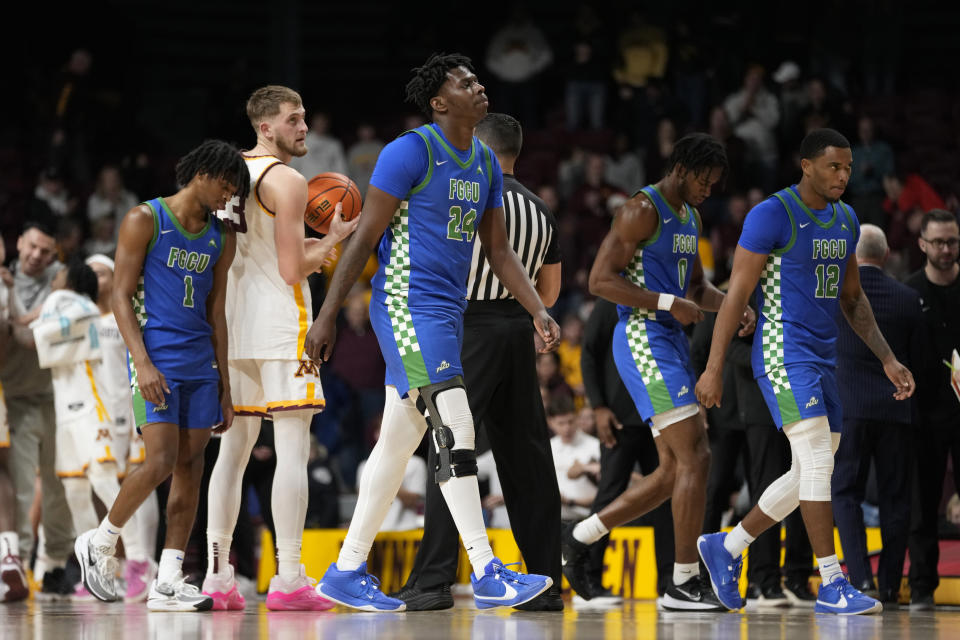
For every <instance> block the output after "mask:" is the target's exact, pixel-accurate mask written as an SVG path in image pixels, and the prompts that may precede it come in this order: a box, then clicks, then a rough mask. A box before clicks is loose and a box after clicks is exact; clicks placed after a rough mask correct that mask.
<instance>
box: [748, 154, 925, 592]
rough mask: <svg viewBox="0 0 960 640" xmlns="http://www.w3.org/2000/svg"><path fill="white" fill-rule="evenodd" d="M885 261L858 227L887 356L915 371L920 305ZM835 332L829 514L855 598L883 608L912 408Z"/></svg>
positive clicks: (906, 525)
mask: <svg viewBox="0 0 960 640" xmlns="http://www.w3.org/2000/svg"><path fill="white" fill-rule="evenodd" d="M854 163H856V161H854ZM889 255H890V249H889V248H888V247H887V239H886V237H884V235H883V230H882V229H880V227H877V226H875V225H872V224H864V225H861V227H860V241H859V242H858V243H857V263H858V264H859V266H860V285H861V286H862V287H863V291H864V293H866V295H867V299H868V300H869V301H870V306H871V307H872V308H873V315H874V316H876V318H877V326H879V327H880V331H881V332H882V333H883V336H884V337H885V338H886V339H887V342H888V343H889V344H890V348H891V349H892V350H893V353H894V354H895V355H896V356H897V359H898V360H899V361H900V362H902V363H903V364H904V365H905V366H907V367H910V368H911V369H913V370H915V369H916V366H915V365H916V363H917V362H918V360H919V355H920V353H919V349H918V347H919V345H920V344H922V342H921V340H922V332H923V331H924V328H923V323H922V315H921V307H920V304H921V303H920V297H919V295H918V294H917V292H916V291H915V290H913V289H911V288H910V287H907V286H905V285H903V284H900V283H899V282H897V281H896V280H894V279H893V278H891V277H890V276H888V275H886V274H884V272H883V265H884V263H885V262H886V260H887V257H888V256H889ZM837 325H838V327H839V333H838V335H837V384H838V385H839V388H840V399H841V402H842V404H843V437H842V438H841V439H840V447H839V448H838V449H837V453H836V455H835V456H834V458H835V462H834V467H833V481H832V483H831V490H832V492H833V514H834V519H835V520H836V523H837V529H838V530H839V532H840V543H841V545H842V546H843V556H844V559H845V560H846V562H847V571H848V572H849V574H850V583H851V584H853V586H855V587H856V588H857V589H859V590H860V591H863V592H871V593H873V594H877V593H878V595H877V596H875V597H877V598H878V599H879V600H880V601H881V602H882V603H883V605H884V607H886V606H888V604H893V605H895V604H896V603H897V601H898V599H899V592H900V582H901V580H902V578H903V563H904V555H905V554H906V551H907V536H908V534H909V530H910V490H911V486H910V479H911V475H912V474H911V466H912V463H913V442H914V439H915V437H916V433H917V432H916V431H915V430H914V429H911V423H912V422H913V413H914V407H913V402H912V401H910V402H907V403H903V402H898V401H896V400H894V398H893V385H892V384H891V383H890V381H889V380H888V379H887V376H886V375H885V374H884V372H883V365H882V364H881V363H880V362H879V361H878V360H877V359H876V358H875V357H874V356H873V354H872V353H871V352H870V350H869V349H868V348H867V346H866V345H865V344H864V343H863V341H862V340H860V338H859V337H858V336H857V335H856V334H855V333H854V332H853V330H852V329H851V328H850V326H849V324H848V323H847V322H845V321H844V320H843V319H842V318H838V321H837ZM871 463H872V464H873V465H874V467H875V468H876V470H877V474H876V479H877V489H878V492H877V494H878V497H879V498H878V499H879V507H880V535H881V538H882V541H883V550H882V551H881V552H880V564H879V566H878V569H877V582H878V585H879V592H878V590H877V584H874V581H873V570H872V568H871V564H870V558H869V556H868V555H867V533H866V529H865V527H864V521H863V510H862V508H861V504H862V503H863V501H864V498H865V495H866V485H867V476H868V474H869V471H870V465H871ZM753 553H754V554H756V551H754V552H753Z"/></svg>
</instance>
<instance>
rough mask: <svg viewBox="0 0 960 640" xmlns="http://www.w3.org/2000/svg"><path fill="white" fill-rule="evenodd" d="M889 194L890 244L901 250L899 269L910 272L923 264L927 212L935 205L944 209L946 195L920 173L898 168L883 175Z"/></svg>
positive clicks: (885, 207) (935, 207)
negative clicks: (923, 240)
mask: <svg viewBox="0 0 960 640" xmlns="http://www.w3.org/2000/svg"><path fill="white" fill-rule="evenodd" d="M883 189H884V191H885V192H886V194H887V197H886V198H885V199H884V201H883V210H884V212H885V213H886V214H887V233H888V242H889V243H890V248H891V249H894V250H897V251H900V252H902V254H903V255H901V256H900V265H898V266H899V267H900V269H906V271H907V272H910V271H912V270H915V269H919V268H920V267H921V266H922V264H923V256H924V252H922V249H923V246H922V245H920V244H918V241H919V238H920V231H921V229H920V227H921V224H922V220H923V219H924V215H925V214H926V213H927V212H928V211H932V210H934V209H945V208H946V204H945V203H944V201H943V198H941V197H940V195H939V194H937V192H936V191H935V190H934V189H933V187H932V186H931V185H930V183H929V182H927V181H926V180H924V179H923V178H922V177H921V176H920V175H919V174H917V173H913V172H907V171H903V170H901V169H898V170H897V171H896V172H895V173H893V174H890V175H886V176H884V177H883Z"/></svg>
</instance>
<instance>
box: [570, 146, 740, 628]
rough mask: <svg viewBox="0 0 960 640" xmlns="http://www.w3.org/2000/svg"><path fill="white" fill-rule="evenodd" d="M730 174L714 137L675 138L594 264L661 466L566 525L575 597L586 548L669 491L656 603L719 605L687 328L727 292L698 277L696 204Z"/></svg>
mask: <svg viewBox="0 0 960 640" xmlns="http://www.w3.org/2000/svg"><path fill="white" fill-rule="evenodd" d="M726 170H727V156H726V152H725V151H724V148H723V145H722V144H720V142H719V141H717V140H715V139H714V138H712V137H711V136H709V135H706V134H702V133H694V134H690V135H688V136H684V137H683V138H681V139H680V140H678V141H677V143H676V145H675V146H674V149H673V153H672V154H671V156H670V158H669V160H668V162H667V167H666V175H665V176H664V177H663V179H661V180H660V181H659V182H657V183H656V184H652V185H649V186H647V187H644V188H643V189H641V190H640V191H639V192H637V193H636V194H634V196H633V197H632V198H631V199H630V200H628V201H627V202H626V204H624V205H623V207H622V208H621V209H620V211H619V212H618V213H617V215H616V217H615V218H614V221H613V225H612V226H611V228H610V231H609V233H608V234H607V237H606V238H604V241H603V244H602V245H601V246H600V250H599V251H598V252H597V258H596V261H595V262H594V263H593V268H592V269H591V270H590V292H591V293H592V294H594V295H596V296H600V297H602V298H605V299H607V300H610V301H611V302H616V303H617V305H618V306H617V309H618V313H619V316H620V320H619V322H618V323H617V326H616V329H615V331H614V334H613V354H614V360H615V362H616V364H617V370H618V371H619V372H620V376H621V377H622V378H623V381H624V384H625V385H626V387H627V390H628V391H629V392H630V395H631V396H632V398H633V401H634V403H635V404H636V405H637V411H638V412H639V413H640V416H641V417H642V418H643V419H644V421H646V422H647V424H649V425H650V427H651V429H652V430H653V435H654V437H655V438H656V440H655V441H656V443H657V452H658V453H659V456H660V465H659V466H658V467H657V469H656V470H655V471H654V472H653V473H652V474H650V475H648V476H646V477H645V478H644V479H643V481H641V482H640V483H638V484H637V485H635V486H632V487H630V488H628V489H627V490H626V491H624V492H623V493H622V494H620V495H619V496H618V497H617V498H616V499H615V500H614V501H613V502H611V503H610V504H609V505H607V506H606V507H604V508H603V509H602V510H601V511H600V512H598V513H595V514H593V515H591V516H590V517H589V518H586V519H585V520H583V521H581V522H579V523H577V524H576V525H575V526H569V527H566V528H565V529H564V531H563V535H562V537H561V544H562V547H563V562H564V574H565V575H566V576H567V580H568V581H569V582H570V585H571V586H572V587H573V588H574V590H575V591H577V593H579V594H580V595H581V596H582V597H587V598H588V597H589V595H587V594H589V593H590V590H589V588H588V584H587V563H588V557H587V548H588V546H589V545H590V544H593V543H595V542H597V541H598V540H600V539H601V538H602V537H603V536H604V535H606V534H607V533H608V532H609V530H610V529H611V528H613V527H615V526H619V525H623V524H626V523H627V522H630V521H631V520H634V519H635V518H638V517H639V516H641V515H643V514H645V513H647V512H648V511H650V510H652V509H654V508H656V507H657V506H659V505H660V504H661V503H663V502H664V501H666V500H667V499H670V498H672V499H673V502H672V509H673V522H674V525H673V526H674V532H675V533H674V536H675V541H674V544H675V564H674V570H673V580H672V582H671V584H670V586H669V587H668V588H667V591H666V593H665V594H664V596H663V598H662V599H661V605H662V606H663V607H664V608H666V609H671V610H684V611H688V610H694V611H710V610H719V609H722V607H721V606H720V603H719V602H717V600H716V598H715V597H714V596H713V594H712V592H711V590H710V586H709V585H708V584H707V583H706V581H705V580H704V579H703V578H702V577H701V576H700V570H699V562H698V561H697V547H696V540H697V535H698V534H699V532H700V531H701V529H702V527H703V512H704V504H705V501H706V483H707V474H708V471H709V467H710V449H709V445H708V444H707V437H706V433H705V431H704V428H703V423H702V421H701V419H700V411H699V407H698V406H697V401H696V398H695V397H694V394H693V388H694V384H695V382H696V378H695V376H694V372H693V367H692V366H691V364H690V347H689V342H688V339H687V336H686V334H685V333H684V331H683V327H684V326H685V325H689V324H690V323H692V322H697V321H699V320H702V319H703V312H702V309H706V310H711V311H712V310H716V309H718V308H719V307H720V302H721V300H723V293H722V292H720V290H718V289H717V288H716V287H714V286H713V285H712V284H711V283H710V281H709V280H707V279H706V278H705V277H704V275H703V267H702V265H701V263H700V257H699V255H698V253H697V243H698V239H699V236H700V233H701V228H702V225H701V223H700V214H699V213H698V211H697V209H696V208H695V207H696V205H699V204H700V203H702V202H703V201H704V200H706V198H707V197H708V196H709V195H710V190H711V189H712V188H713V185H714V184H716V183H717V182H718V181H719V180H721V179H722V177H723V175H724V173H725V172H726ZM741 321H742V323H743V325H744V327H743V329H742V331H743V333H744V334H746V333H748V332H750V331H752V330H753V323H754V316H753V313H752V311H750V310H747V311H745V312H744V313H743V314H742V316H741Z"/></svg>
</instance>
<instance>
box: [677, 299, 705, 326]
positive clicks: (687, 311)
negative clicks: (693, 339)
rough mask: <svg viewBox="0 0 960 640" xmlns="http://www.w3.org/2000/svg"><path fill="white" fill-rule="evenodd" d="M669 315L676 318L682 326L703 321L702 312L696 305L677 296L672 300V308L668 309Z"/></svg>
mask: <svg viewBox="0 0 960 640" xmlns="http://www.w3.org/2000/svg"><path fill="white" fill-rule="evenodd" d="M670 315H672V316H673V317H674V318H676V319H677V321H678V322H679V323H680V324H682V325H688V324H690V323H691V322H700V321H701V320H703V311H702V310H701V309H700V307H698V306H697V303H696V302H691V301H690V300H687V299H686V298H681V297H679V296H678V297H676V298H674V300H673V306H671V307H670Z"/></svg>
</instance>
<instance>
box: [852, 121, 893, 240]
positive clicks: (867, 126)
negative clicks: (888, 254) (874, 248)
mask: <svg viewBox="0 0 960 640" xmlns="http://www.w3.org/2000/svg"><path fill="white" fill-rule="evenodd" d="M857 133H858V134H859V137H860V142H859V144H856V145H854V146H853V173H851V174H850V182H849V184H847V193H848V194H849V198H850V204H851V205H852V206H853V208H854V210H855V211H856V212H857V218H858V219H859V220H860V222H861V223H862V224H875V225H877V226H878V227H880V228H885V227H886V216H885V215H884V210H883V199H884V195H885V193H884V187H883V178H884V176H890V175H894V161H893V149H891V148H890V145H889V144H887V143H886V142H884V141H883V140H878V139H877V136H876V130H875V127H874V123H873V119H872V118H871V117H870V116H866V115H865V116H861V117H860V120H859V122H858V123H857Z"/></svg>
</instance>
